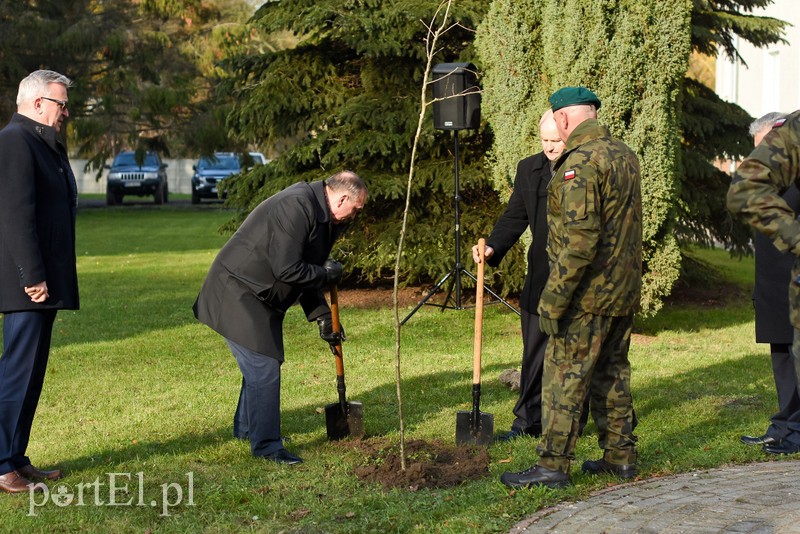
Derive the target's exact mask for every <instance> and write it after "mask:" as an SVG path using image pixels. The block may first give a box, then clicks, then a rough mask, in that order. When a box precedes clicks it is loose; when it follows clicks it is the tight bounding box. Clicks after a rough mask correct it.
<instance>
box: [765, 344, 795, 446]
mask: <svg viewBox="0 0 800 534" xmlns="http://www.w3.org/2000/svg"><path fill="white" fill-rule="evenodd" d="M769 347H770V352H771V353H772V374H773V376H774V377H775V388H776V389H777V392H778V413H776V414H775V415H773V416H772V417H771V418H770V425H769V428H768V429H767V435H768V436H770V437H773V438H775V439H785V440H788V441H791V442H792V443H797V444H800V395H798V390H797V374H796V373H795V359H794V357H793V356H792V352H791V346H790V345H782V344H777V343H771V344H770V346H769Z"/></svg>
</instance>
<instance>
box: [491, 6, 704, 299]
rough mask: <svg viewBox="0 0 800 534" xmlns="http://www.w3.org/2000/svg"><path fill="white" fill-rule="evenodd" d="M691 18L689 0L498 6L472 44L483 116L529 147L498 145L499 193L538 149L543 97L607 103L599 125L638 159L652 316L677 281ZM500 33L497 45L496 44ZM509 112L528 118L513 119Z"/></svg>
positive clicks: (500, 135)
mask: <svg viewBox="0 0 800 534" xmlns="http://www.w3.org/2000/svg"><path fill="white" fill-rule="evenodd" d="M690 10H691V6H690V3H689V1H688V0H686V1H681V2H675V3H674V5H673V6H672V8H671V9H670V10H668V11H664V9H663V6H662V5H661V2H658V1H652V0H651V1H627V0H618V1H611V2H609V1H606V0H595V1H585V0H566V1H555V0H552V1H547V2H541V1H536V0H523V1H520V0H516V1H514V0H496V1H495V2H494V3H493V5H492V9H491V11H490V13H489V15H488V16H487V18H486V20H485V21H484V23H483V24H482V25H481V27H480V28H479V30H478V37H477V39H476V41H477V43H476V44H477V49H478V52H479V56H480V57H481V59H482V65H483V68H484V70H485V71H486V73H487V75H486V84H485V89H486V94H485V97H484V100H485V102H486V106H485V108H484V109H486V110H487V119H488V120H489V122H490V123H491V125H492V128H493V129H494V131H495V135H496V139H497V140H498V141H500V140H501V139H503V140H504V141H507V140H508V139H509V138H510V137H512V136H524V137H523V139H524V140H525V142H524V143H517V144H516V147H517V150H518V152H516V153H512V152H510V151H508V148H507V145H506V146H503V147H502V148H500V147H499V145H500V143H499V142H498V143H497V144H496V145H495V150H494V152H493V154H494V156H495V158H496V159H497V162H498V165H497V166H496V172H495V174H494V180H495V184H496V186H497V187H505V185H506V184H507V177H508V175H509V171H510V169H511V168H512V165H513V164H514V163H515V162H516V161H517V160H519V159H521V158H522V157H524V156H526V155H529V154H530V153H531V152H532V150H531V148H530V147H536V146H538V142H537V140H536V135H537V133H538V132H536V129H535V128H533V127H532V125H533V124H534V122H533V121H534V119H536V118H538V116H540V115H541V113H542V112H543V111H544V110H545V109H546V108H547V106H548V102H547V98H548V96H549V95H550V94H551V93H552V92H553V91H554V90H555V89H557V88H559V87H561V86H565V85H585V86H587V87H590V88H591V89H592V90H594V91H595V92H596V93H597V94H598V96H599V97H600V100H601V101H602V102H603V106H602V108H601V114H600V118H601V122H602V123H603V124H605V125H607V126H608V127H609V128H610V129H611V131H612V133H613V134H614V135H615V136H617V137H618V138H621V139H622V140H624V141H625V142H626V143H627V144H628V145H630V146H631V148H633V149H634V150H635V151H636V152H637V153H638V155H639V159H640V163H641V166H642V195H643V204H644V260H645V267H646V269H645V273H646V274H645V277H644V287H643V295H642V306H643V308H644V310H645V311H647V312H651V313H652V312H655V311H657V310H658V308H659V307H660V306H661V299H662V298H663V297H664V296H665V295H667V294H668V293H669V291H670V289H671V287H672V284H673V283H674V281H675V280H676V279H677V277H678V273H679V265H680V253H679V250H678V246H677V243H676V241H675V237H674V233H673V231H672V219H671V217H670V215H671V210H672V206H673V204H674V202H675V198H676V185H677V169H678V165H679V162H678V158H679V155H680V154H679V122H678V121H679V117H678V115H677V113H676V110H677V109H679V108H680V87H681V80H682V77H683V74H684V73H685V72H686V69H687V66H688V57H689V50H690V46H689V42H690V36H689V16H690ZM520 13H522V14H525V18H521V17H520V16H519V14H520ZM521 20H522V21H524V23H520V21H521ZM501 35H502V36H504V38H503V39H502V40H501V39H498V38H497V37H496V36H501ZM518 54H521V55H523V56H524V55H533V56H536V59H527V60H526V59H524V58H517V57H516V56H517V55H518ZM519 65H524V70H520V69H519V68H518V66H519ZM514 109H525V110H528V111H529V115H528V116H527V117H525V118H524V119H522V120H519V118H518V117H519V115H516V116H515V115H514V114H513V110H514ZM498 110H500V111H501V112H500V113H496V111H498ZM502 110H507V112H505V113H503V112H502ZM509 118H511V120H508V119H509ZM533 151H536V149H535V148H534V149H533Z"/></svg>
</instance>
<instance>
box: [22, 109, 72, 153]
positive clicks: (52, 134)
mask: <svg viewBox="0 0 800 534" xmlns="http://www.w3.org/2000/svg"><path fill="white" fill-rule="evenodd" d="M9 124H19V125H20V126H21V127H22V128H23V129H25V130H27V131H29V132H31V133H33V134H35V135H36V136H38V137H40V138H41V139H42V141H44V142H45V143H47V144H48V145H49V146H50V148H52V149H53V150H55V151H58V147H59V145H61V142H60V141H59V140H58V132H56V129H55V128H53V127H52V126H47V125H46V124H42V123H40V122H36V121H35V120H33V119H31V118H29V117H26V116H25V115H22V114H20V113H14V115H12V117H11V121H9Z"/></svg>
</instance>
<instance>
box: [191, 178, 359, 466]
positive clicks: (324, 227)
mask: <svg viewBox="0 0 800 534" xmlns="http://www.w3.org/2000/svg"><path fill="white" fill-rule="evenodd" d="M366 200H367V188H366V185H365V184H364V182H363V181H362V180H361V178H359V177H358V176H357V175H356V174H355V173H353V172H350V171H342V172H340V173H337V174H334V175H333V176H331V177H330V178H328V179H327V180H324V181H319V182H312V183H305V182H301V183H297V184H294V185H292V186H290V187H288V188H286V189H284V190H283V191H281V192H280V193H277V194H275V195H273V196H271V197H270V198H268V199H267V200H265V201H264V202H262V203H261V204H259V205H258V206H257V207H256V208H255V209H254V210H253V211H252V212H251V213H250V215H248V216H247V218H246V219H245V221H244V222H243V223H242V225H241V226H240V227H239V229H238V230H237V231H236V233H234V234H233V236H232V237H231V239H230V240H229V241H228V242H227V243H226V244H225V246H223V247H222V250H220V252H219V254H218V255H217V257H216V259H215V260H214V262H213V263H212V265H211V268H210V270H209V272H208V275H207V277H206V280H205V282H204V284H203V287H202V289H201V290H200V294H199V296H198V297H197V301H196V302H195V305H194V313H195V317H197V319H198V320H200V321H201V322H203V323H205V324H207V325H208V326H210V327H211V328H212V329H213V330H215V331H216V332H218V333H219V334H221V335H222V336H223V337H224V338H225V341H226V342H227V343H228V346H229V347H230V349H231V352H232V353H233V355H234V357H235V358H236V362H237V364H238V365H239V369H240V370H241V372H242V387H241V390H240V393H239V403H238V406H237V408H236V414H235V416H234V423H233V433H234V436H235V437H237V438H240V439H249V440H250V449H251V451H252V453H253V455H254V456H257V457H263V458H266V459H269V460H272V461H274V462H277V463H281V464H297V463H300V462H302V459H301V458H299V457H298V456H295V455H294V454H292V453H290V452H288V451H287V450H286V449H285V448H284V447H283V443H282V441H281V435H280V430H281V428H280V376H281V374H280V369H281V364H282V363H283V359H284V353H283V329H282V327H283V317H284V314H285V313H286V311H287V310H288V309H289V307H290V306H291V305H292V304H294V303H295V302H297V301H299V302H300V305H301V306H302V307H303V311H304V312H305V315H306V317H307V318H308V320H309V321H317V323H318V325H319V331H320V336H321V337H322V339H324V340H325V341H327V342H329V343H330V344H331V345H335V344H336V343H337V341H339V335H338V334H336V333H334V332H333V330H332V321H331V311H330V308H329V306H328V303H327V301H326V300H325V295H324V293H323V290H324V289H325V288H327V287H328V286H329V285H330V284H334V283H337V282H338V281H339V280H340V278H341V276H342V266H341V264H339V263H338V262H335V261H333V260H330V259H328V255H329V254H330V251H331V248H333V243H334V241H336V238H337V237H338V236H339V235H340V234H341V233H342V231H343V230H344V228H345V224H344V223H347V222H348V221H350V220H352V219H353V218H354V217H355V216H356V215H357V214H358V212H359V211H361V210H362V209H363V208H364V203H365V202H366Z"/></svg>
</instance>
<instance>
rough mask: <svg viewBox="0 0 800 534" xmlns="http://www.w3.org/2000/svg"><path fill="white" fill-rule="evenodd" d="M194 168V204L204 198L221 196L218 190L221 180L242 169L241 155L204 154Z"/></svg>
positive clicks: (228, 153) (229, 153) (224, 153)
mask: <svg viewBox="0 0 800 534" xmlns="http://www.w3.org/2000/svg"><path fill="white" fill-rule="evenodd" d="M192 168H193V169H194V176H192V204H199V203H200V200H201V199H204V198H213V199H218V198H220V196H219V193H218V190H217V185H218V184H219V182H221V181H222V180H224V179H225V178H227V177H228V176H230V175H232V174H237V173H239V172H241V170H242V166H241V163H240V161H239V156H238V155H237V154H234V153H233V152H216V153H214V155H213V156H203V157H202V158H200V160H199V161H198V162H197V164H195V165H193V166H192Z"/></svg>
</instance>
